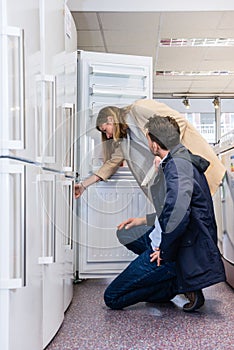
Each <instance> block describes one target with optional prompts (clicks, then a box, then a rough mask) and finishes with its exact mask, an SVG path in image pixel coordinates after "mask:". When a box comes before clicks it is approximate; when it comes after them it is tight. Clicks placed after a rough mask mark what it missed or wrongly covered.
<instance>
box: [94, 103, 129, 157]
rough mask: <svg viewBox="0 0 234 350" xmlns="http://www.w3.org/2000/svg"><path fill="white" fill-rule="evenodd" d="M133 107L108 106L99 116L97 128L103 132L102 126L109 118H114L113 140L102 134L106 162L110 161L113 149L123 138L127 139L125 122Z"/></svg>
mask: <svg viewBox="0 0 234 350" xmlns="http://www.w3.org/2000/svg"><path fill="white" fill-rule="evenodd" d="M130 109H131V106H127V107H123V108H119V107H115V106H108V107H104V108H102V109H101V110H100V111H99V113H98V116H97V120H96V128H97V129H98V130H99V131H101V129H100V127H101V126H102V124H104V123H106V122H107V118H108V117H112V118H113V139H108V138H107V137H106V134H105V133H104V132H102V131H101V133H102V142H103V150H104V161H106V160H108V159H110V157H111V153H113V148H114V147H115V145H116V144H117V143H118V141H119V140H120V139H122V138H126V137H127V129H128V125H127V123H126V120H125V116H126V114H127V113H128V112H129V111H130Z"/></svg>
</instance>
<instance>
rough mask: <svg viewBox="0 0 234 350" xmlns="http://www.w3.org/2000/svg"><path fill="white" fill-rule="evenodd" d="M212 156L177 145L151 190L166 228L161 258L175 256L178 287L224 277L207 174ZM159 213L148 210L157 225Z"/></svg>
mask: <svg viewBox="0 0 234 350" xmlns="http://www.w3.org/2000/svg"><path fill="white" fill-rule="evenodd" d="M208 166H209V162H207V161H206V160H205V159H203V158H201V157H199V156H196V155H193V154H191V153H190V152H189V151H188V150H187V149H186V148H185V147H184V146H183V145H181V144H179V145H177V146H176V147H175V148H173V149H172V150H171V151H170V152H169V154H168V156H167V157H166V158H165V159H164V160H163V162H162V163H161V165H160V167H159V172H158V175H157V176H156V178H155V181H154V184H153V185H152V186H151V195H152V199H153V202H154V206H155V209H156V213H157V215H158V218H159V222H160V225H161V229H162V240H161V244H160V251H161V258H162V259H163V260H162V263H163V262H165V261H176V267H177V278H178V291H179V293H183V292H187V291H194V290H197V289H202V288H205V287H208V286H210V285H213V284H215V283H218V282H222V281H225V272H224V267H223V263H222V260H221V255H220V252H219V250H218V247H217V227H216V221H215V215H214V209H213V202H212V198H211V194H210V190H209V187H208V184H207V180H206V177H205V175H204V172H205V170H206V169H207V167H208ZM154 219H155V214H150V215H147V224H148V225H153V223H154Z"/></svg>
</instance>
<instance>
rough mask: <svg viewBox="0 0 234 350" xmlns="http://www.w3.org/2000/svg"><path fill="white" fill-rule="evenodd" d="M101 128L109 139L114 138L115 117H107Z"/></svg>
mask: <svg viewBox="0 0 234 350" xmlns="http://www.w3.org/2000/svg"><path fill="white" fill-rule="evenodd" d="M99 130H100V131H101V132H103V133H104V134H106V137H107V139H112V138H113V130H114V123H113V118H112V117H111V116H110V117H107V121H106V123H103V124H102V125H101V126H100V127H99Z"/></svg>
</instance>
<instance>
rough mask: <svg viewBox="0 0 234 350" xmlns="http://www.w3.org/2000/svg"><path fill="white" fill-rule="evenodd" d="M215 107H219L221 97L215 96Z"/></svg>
mask: <svg viewBox="0 0 234 350" xmlns="http://www.w3.org/2000/svg"><path fill="white" fill-rule="evenodd" d="M213 104H214V108H215V109H218V108H219V98H218V97H215V98H214V100H213Z"/></svg>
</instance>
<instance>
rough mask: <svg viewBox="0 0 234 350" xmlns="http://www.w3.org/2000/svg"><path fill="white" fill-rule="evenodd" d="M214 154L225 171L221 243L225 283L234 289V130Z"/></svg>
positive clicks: (222, 192) (221, 201)
mask: <svg viewBox="0 0 234 350" xmlns="http://www.w3.org/2000/svg"><path fill="white" fill-rule="evenodd" d="M215 151H216V153H217V154H218V156H219V158H220V159H221V161H222V163H223V164H224V165H225V167H226V169H227V174H226V176H225V178H224V180H223V183H222V185H221V187H220V203H221V223H222V224H221V235H220V234H219V236H221V241H220V248H221V253H222V256H223V262H224V266H225V271H226V276H227V282H228V283H229V284H230V285H231V286H232V287H233V288H234V215H233V213H234V130H233V131H231V132H229V133H227V134H225V135H224V136H222V137H221V139H220V143H219V145H218V147H217V146H216V148H215Z"/></svg>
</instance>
